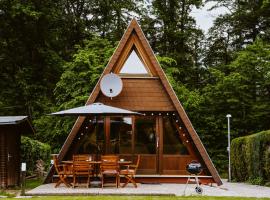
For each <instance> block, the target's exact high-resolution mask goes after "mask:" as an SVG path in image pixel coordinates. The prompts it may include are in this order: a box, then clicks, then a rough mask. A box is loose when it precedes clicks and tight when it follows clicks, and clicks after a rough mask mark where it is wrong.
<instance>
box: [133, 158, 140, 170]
mask: <svg viewBox="0 0 270 200" xmlns="http://www.w3.org/2000/svg"><path fill="white" fill-rule="evenodd" d="M140 160H141V155H138V156H137V162H136V164H135V168H134V171H135V172H136V170H137V169H138V167H139V164H140Z"/></svg>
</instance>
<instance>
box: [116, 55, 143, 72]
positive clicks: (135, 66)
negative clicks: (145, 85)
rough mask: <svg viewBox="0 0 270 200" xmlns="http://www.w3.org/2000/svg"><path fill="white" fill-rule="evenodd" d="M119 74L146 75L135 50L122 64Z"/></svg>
mask: <svg viewBox="0 0 270 200" xmlns="http://www.w3.org/2000/svg"><path fill="white" fill-rule="evenodd" d="M120 73H121V74H148V72H147V70H146V69H145V66H144V64H143V62H142V61H141V59H140V58H139V56H138V55H137V53H136V52H135V50H132V52H131V54H130V55H129V57H128V59H127V60H126V62H125V63H124V65H123V67H122V69H121V70H120Z"/></svg>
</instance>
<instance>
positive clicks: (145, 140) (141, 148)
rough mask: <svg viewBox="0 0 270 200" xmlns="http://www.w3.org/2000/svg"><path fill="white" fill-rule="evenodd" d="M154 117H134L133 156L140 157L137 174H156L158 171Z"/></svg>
mask: <svg viewBox="0 0 270 200" xmlns="http://www.w3.org/2000/svg"><path fill="white" fill-rule="evenodd" d="M157 142H158V141H157V131H156V117H152V116H151V117H150V116H144V117H136V119H135V131H134V154H135V155H137V154H140V155H141V162H140V166H139V169H138V173H139V174H156V173H157V169H158V166H157V164H158V157H157V155H158V154H157V152H158V151H157V148H158V145H157Z"/></svg>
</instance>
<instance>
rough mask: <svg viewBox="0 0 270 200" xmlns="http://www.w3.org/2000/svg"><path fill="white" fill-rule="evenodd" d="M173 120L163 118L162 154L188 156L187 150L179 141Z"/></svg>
mask: <svg viewBox="0 0 270 200" xmlns="http://www.w3.org/2000/svg"><path fill="white" fill-rule="evenodd" d="M173 123H175V122H174V120H173V119H170V118H169V117H165V118H163V126H164V127H163V153H164V154H178V155H179V154H180V155H188V154H189V153H188V150H187V148H186V147H185V146H184V144H183V142H182V141H181V139H180V137H179V134H178V131H177V129H176V126H175V125H174V124H173Z"/></svg>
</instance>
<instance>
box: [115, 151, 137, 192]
mask: <svg viewBox="0 0 270 200" xmlns="http://www.w3.org/2000/svg"><path fill="white" fill-rule="evenodd" d="M140 159H141V156H140V155H138V157H137V162H136V164H133V165H126V167H127V168H126V169H122V170H120V172H119V174H120V175H123V176H124V177H125V178H126V182H125V183H124V184H123V186H122V187H126V186H127V184H128V183H132V184H133V185H134V187H135V188H136V187H137V183H136V181H135V175H136V171H137V169H138V167H139V164H140Z"/></svg>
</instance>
